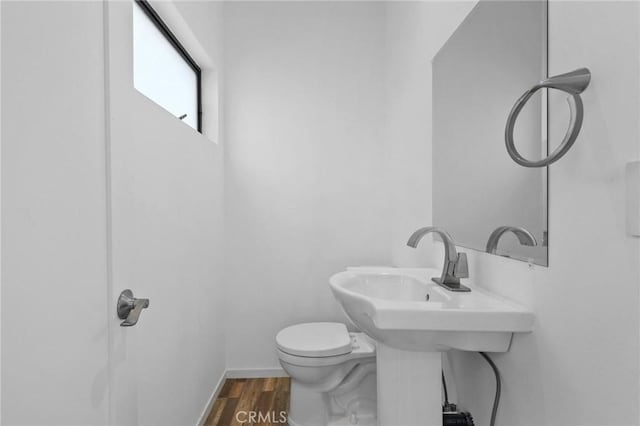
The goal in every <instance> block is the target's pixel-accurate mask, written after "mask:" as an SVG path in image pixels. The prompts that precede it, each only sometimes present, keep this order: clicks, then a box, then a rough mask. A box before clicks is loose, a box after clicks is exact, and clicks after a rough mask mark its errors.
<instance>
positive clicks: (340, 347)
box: [276, 322, 351, 357]
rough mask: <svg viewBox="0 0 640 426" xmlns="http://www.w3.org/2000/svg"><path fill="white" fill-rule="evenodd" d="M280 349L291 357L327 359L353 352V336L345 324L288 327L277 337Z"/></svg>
mask: <svg viewBox="0 0 640 426" xmlns="http://www.w3.org/2000/svg"><path fill="white" fill-rule="evenodd" d="M276 345H277V346H278V349H280V350H281V351H283V352H286V353H288V354H291V355H297V356H306V357H327V356H337V355H345V354H348V353H350V352H351V336H349V332H348V331H347V327H345V325H344V324H340V323H337V322H312V323H306V324H297V325H292V326H291V327H287V328H285V329H283V330H281V331H280V333H278V335H277V336H276Z"/></svg>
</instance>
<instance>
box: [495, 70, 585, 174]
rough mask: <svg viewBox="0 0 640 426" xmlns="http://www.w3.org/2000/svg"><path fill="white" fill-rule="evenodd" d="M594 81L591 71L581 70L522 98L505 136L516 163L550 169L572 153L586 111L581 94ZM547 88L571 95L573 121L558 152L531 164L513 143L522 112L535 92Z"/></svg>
mask: <svg viewBox="0 0 640 426" xmlns="http://www.w3.org/2000/svg"><path fill="white" fill-rule="evenodd" d="M590 81H591V72H589V70H588V69H587V68H580V69H577V70H575V71H571V72H568V73H566V74H560V75H556V76H555V77H551V78H548V79H547V80H544V81H541V82H540V83H538V84H536V85H535V86H533V87H532V88H531V89H529V90H527V91H526V92H524V94H523V95H522V96H520V99H518V100H517V101H516V104H515V105H514V106H513V109H512V110H511V112H510V113H509V118H508V119H507V126H506V128H505V132H504V138H505V143H506V146H507V152H508V153H509V155H510V156H511V158H512V159H513V161H515V162H516V163H518V164H520V165H521V166H523V167H546V166H548V165H550V164H553V163H555V162H556V161H558V160H559V159H560V158H562V156H563V155H565V154H566V153H567V151H569V149H570V148H571V146H572V145H573V143H574V142H575V141H576V138H577V137H578V133H580V128H581V127H582V118H583V114H584V108H583V106H582V99H581V98H580V93H582V92H583V91H584V90H585V89H586V88H587V86H589V82H590ZM544 87H547V88H550V89H558V90H562V91H563V92H566V93H568V94H569V95H571V96H569V97H568V98H567V102H569V109H570V110H571V120H570V122H569V129H568V130H567V133H566V134H565V135H564V139H563V141H562V143H561V144H560V145H559V146H558V147H557V148H556V149H555V151H553V152H552V153H551V155H549V156H548V157H547V158H543V159H542V160H538V161H531V160H527V159H526V158H524V157H523V156H522V155H520V153H519V152H518V150H517V149H516V146H515V143H514V141H513V128H514V126H515V124H516V119H517V118H518V115H519V114H520V111H522V108H524V105H525V104H526V103H527V101H528V100H529V98H531V96H533V94H534V93H535V92H537V91H538V90H540V89H542V88H544Z"/></svg>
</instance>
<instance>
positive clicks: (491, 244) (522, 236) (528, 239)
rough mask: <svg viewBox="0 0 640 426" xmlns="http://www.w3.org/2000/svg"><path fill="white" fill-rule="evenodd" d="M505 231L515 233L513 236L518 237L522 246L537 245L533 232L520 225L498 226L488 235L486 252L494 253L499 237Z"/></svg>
mask: <svg viewBox="0 0 640 426" xmlns="http://www.w3.org/2000/svg"><path fill="white" fill-rule="evenodd" d="M507 232H511V233H513V234H515V236H516V237H518V241H520V244H522V245H523V246H536V245H538V242H537V241H536V238H535V237H534V236H533V234H531V232H529V231H527V230H526V229H525V228H523V227H521V226H499V227H497V228H496V229H495V230H494V231H493V232H492V233H491V235H490V236H489V240H488V241H487V248H486V250H485V251H486V252H487V253H495V252H496V250H497V248H498V241H500V238H502V236H503V235H504V234H505V233H507Z"/></svg>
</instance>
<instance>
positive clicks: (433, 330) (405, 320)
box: [330, 268, 534, 352]
mask: <svg viewBox="0 0 640 426" xmlns="http://www.w3.org/2000/svg"><path fill="white" fill-rule="evenodd" d="M438 276H440V271H437V270H435V269H401V268H349V269H348V270H346V271H344V272H340V273H337V274H335V275H333V276H332V277H331V278H330V286H331V290H332V291H333V294H334V296H335V297H336V299H338V301H339V302H340V304H341V305H342V308H343V310H344V312H345V313H346V314H347V316H348V317H349V318H350V319H351V321H353V323H354V324H355V325H357V326H358V327H359V328H360V329H361V330H362V331H364V332H365V333H367V334H368V335H369V336H370V337H372V338H373V339H375V340H376V341H378V342H380V343H384V344H385V345H388V346H390V347H393V348H397V349H402V350H409V351H421V352H434V351H435V352H437V351H446V350H449V349H459V350H465V351H487V352H505V351H507V350H508V349H509V345H510V342H511V337H512V335H513V333H516V332H530V331H532V328H533V320H534V316H533V313H532V312H531V311H530V310H528V309H526V308H524V307H522V306H519V305H518V304H516V303H513V302H511V301H508V300H506V299H504V298H502V297H500V296H497V295H493V294H491V293H488V292H486V291H483V290H481V289H478V288H477V287H474V286H473V285H468V284H467V285H468V286H469V287H470V288H471V292H469V293H462V292H451V291H448V290H446V289H444V288H442V287H440V286H439V285H438V284H436V283H434V282H433V281H431V277H438ZM465 284H466V283H465Z"/></svg>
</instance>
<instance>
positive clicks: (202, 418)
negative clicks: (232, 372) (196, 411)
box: [197, 370, 227, 426]
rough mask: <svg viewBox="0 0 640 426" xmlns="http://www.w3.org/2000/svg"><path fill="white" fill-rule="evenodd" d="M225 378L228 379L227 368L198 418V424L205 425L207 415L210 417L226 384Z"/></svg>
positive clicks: (199, 425)
mask: <svg viewBox="0 0 640 426" xmlns="http://www.w3.org/2000/svg"><path fill="white" fill-rule="evenodd" d="M225 380H227V371H226V370H225V371H224V373H222V376H221V377H220V380H218V384H216V387H215V388H213V392H212V393H211V397H209V401H207V404H206V405H205V406H204V410H202V414H200V418H199V419H198V423H197V425H198V426H202V425H204V422H205V421H207V417H209V413H210V412H211V409H212V408H213V403H214V402H216V399H217V398H218V395H219V394H220V391H221V390H222V386H223V385H224V381H225Z"/></svg>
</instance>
